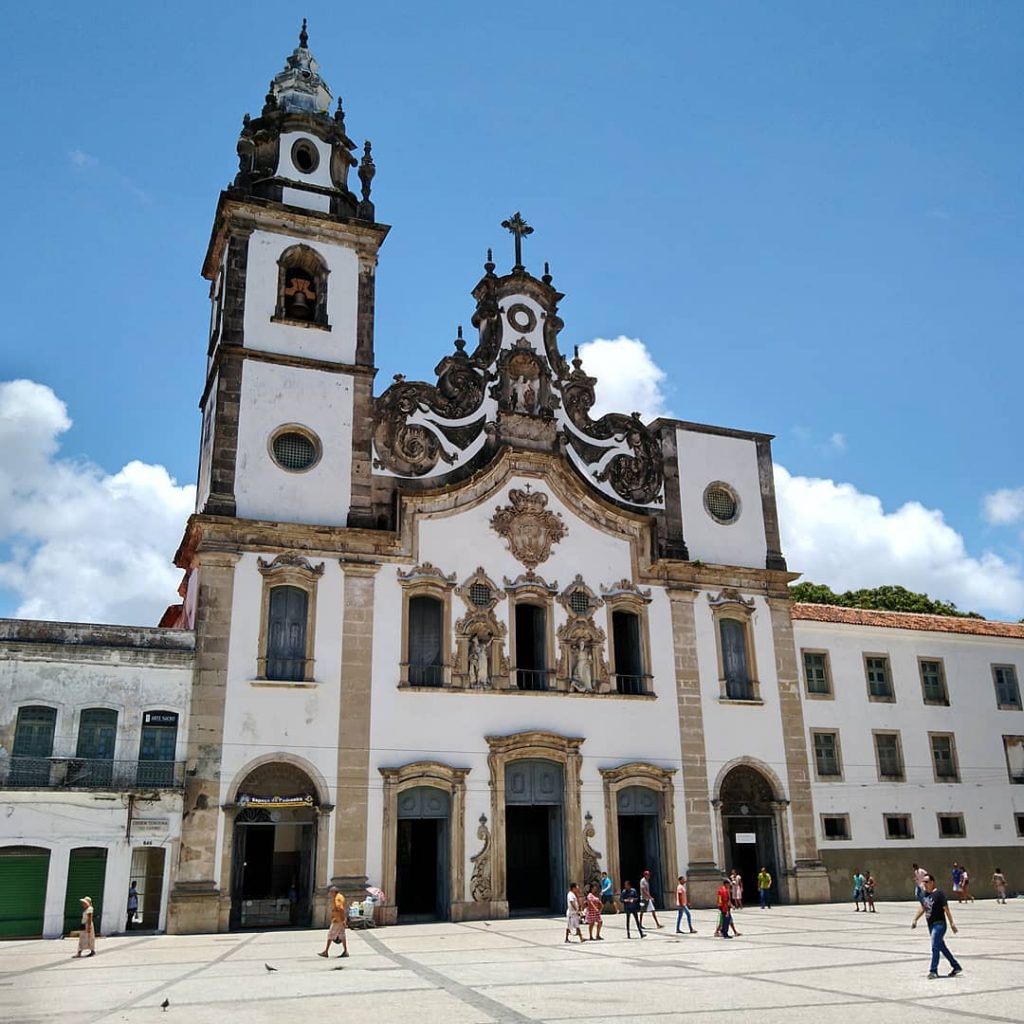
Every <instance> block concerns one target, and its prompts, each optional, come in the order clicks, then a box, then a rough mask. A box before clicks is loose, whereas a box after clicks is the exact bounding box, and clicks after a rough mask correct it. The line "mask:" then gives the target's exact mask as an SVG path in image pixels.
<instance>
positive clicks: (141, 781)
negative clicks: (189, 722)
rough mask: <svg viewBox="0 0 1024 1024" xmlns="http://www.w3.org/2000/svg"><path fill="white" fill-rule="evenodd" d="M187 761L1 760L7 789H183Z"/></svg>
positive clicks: (1, 775)
mask: <svg viewBox="0 0 1024 1024" xmlns="http://www.w3.org/2000/svg"><path fill="white" fill-rule="evenodd" d="M184 785H185V762H184V761H109V760H103V759H92V758H84V757H8V758H5V759H3V760H0V787H2V788H5V789H110V790H123V789H182V788H183V787H184Z"/></svg>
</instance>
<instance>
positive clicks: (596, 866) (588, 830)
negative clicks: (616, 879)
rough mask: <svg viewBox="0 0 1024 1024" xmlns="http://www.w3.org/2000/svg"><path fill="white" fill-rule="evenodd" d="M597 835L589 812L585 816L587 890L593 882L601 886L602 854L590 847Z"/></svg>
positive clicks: (584, 849) (584, 851)
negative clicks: (591, 841)
mask: <svg viewBox="0 0 1024 1024" xmlns="http://www.w3.org/2000/svg"><path fill="white" fill-rule="evenodd" d="M596 835H597V831H596V830H595V828H594V816H593V815H592V814H591V813H590V811H587V813H586V814H585V815H584V816H583V884H584V885H585V886H586V887H587V888H589V887H590V885H591V883H593V882H597V884H598V885H600V884H601V865H600V863H599V862H600V860H601V854H599V853H598V852H597V850H595V849H594V848H593V847H592V846H591V845H590V840H591V839H593V838H594V837H595V836H596Z"/></svg>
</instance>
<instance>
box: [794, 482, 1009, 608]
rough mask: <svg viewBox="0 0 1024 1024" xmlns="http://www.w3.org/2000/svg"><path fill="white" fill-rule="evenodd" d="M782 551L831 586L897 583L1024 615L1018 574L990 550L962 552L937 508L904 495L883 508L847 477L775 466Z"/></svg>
mask: <svg viewBox="0 0 1024 1024" xmlns="http://www.w3.org/2000/svg"><path fill="white" fill-rule="evenodd" d="M775 487H776V494H777V497H778V504H779V522H780V526H781V529H782V550H783V552H784V553H785V556H786V561H787V562H788V563H789V567H790V569H792V570H793V571H794V572H801V573H803V574H804V578H805V579H808V580H813V581H814V582H815V583H826V584H828V585H829V586H830V587H832V589H833V590H837V591H841V590H849V589H855V588H859V587H875V586H880V585H882V584H885V583H898V584H901V585H902V586H905V587H907V588H908V589H910V590H917V591H923V592H925V593H927V594H930V595H931V596H932V597H935V598H941V599H943V600H947V601H954V602H955V603H956V604H957V605H958V606H959V607H960V608H963V609H965V610H980V611H990V612H992V613H995V614H999V615H1005V616H1008V617H1011V618H1019V617H1020V616H1021V615H1022V614H1024V575H1022V571H1021V567H1020V566H1019V565H1012V564H1010V563H1009V562H1007V561H1005V560H1004V559H1002V558H1000V557H999V556H998V555H995V554H992V553H991V552H985V553H984V554H982V555H980V556H978V557H975V556H973V555H970V554H968V552H967V550H966V547H965V545H964V540H963V537H961V536H960V534H959V533H957V532H956V530H954V529H953V528H952V527H951V526H950V525H949V524H948V523H946V522H945V520H944V519H943V515H942V512H940V511H938V510H937V509H928V508H925V507H924V506H923V505H922V504H920V503H919V502H916V501H908V502H907V503H906V504H905V505H902V506H901V507H900V508H898V509H896V510H895V511H894V512H886V511H885V509H884V507H883V506H882V502H881V501H880V500H879V499H878V498H877V497H875V496H874V495H872V494H863V493H861V492H860V491H858V490H857V488H856V487H854V486H853V485H852V484H844V483H836V482H835V481H834V480H821V479H815V478H813V477H803V476H792V475H791V474H790V473H789V472H788V471H787V470H786V469H785V468H784V467H783V466H780V465H778V464H776V466H775Z"/></svg>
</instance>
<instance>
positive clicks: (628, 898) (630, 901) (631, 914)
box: [619, 878, 646, 939]
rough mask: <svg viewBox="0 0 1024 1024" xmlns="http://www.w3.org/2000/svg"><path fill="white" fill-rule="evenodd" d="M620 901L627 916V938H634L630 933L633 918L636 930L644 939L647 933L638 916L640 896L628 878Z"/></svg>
mask: <svg viewBox="0 0 1024 1024" xmlns="http://www.w3.org/2000/svg"><path fill="white" fill-rule="evenodd" d="M619 899H620V900H621V901H622V910H623V912H624V913H625V915H626V938H627V939H631V938H633V936H632V935H630V933H629V919H630V918H633V920H634V921H636V928H637V931H638V932H639V933H640V938H641V939H642V938H643V937H644V935H645V934H646V933H645V932H644V929H643V925H641V924H640V918H639V916H638V914H637V911H638V909H639V906H640V894H639V893H638V892H637V891H636V889H634V888H633V886H632V885H631V884H630V881H629V879H628V878H627V879H626V881H625V883H624V884H623V886H622V892H620V893H619Z"/></svg>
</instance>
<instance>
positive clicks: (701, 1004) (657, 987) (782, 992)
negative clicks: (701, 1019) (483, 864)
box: [486, 976, 905, 1024]
mask: <svg viewBox="0 0 1024 1024" xmlns="http://www.w3.org/2000/svg"><path fill="white" fill-rule="evenodd" d="M486 994H487V996H488V997H489V998H491V999H494V1000H496V1001H498V1002H500V1003H503V1004H504V1005H505V1006H508V1007H509V1008H510V1009H512V1010H515V1011H516V1012H518V1013H521V1014H523V1015H525V1016H527V1017H532V1018H536V1019H537V1020H550V1019H559V1020H592V1019H593V1018H594V1014H595V1012H596V1013H600V1014H604V1015H605V1016H617V1017H623V1016H626V1017H630V1019H631V1020H633V1019H635V1016H630V1015H635V1014H637V1013H638V1012H644V1013H648V1014H651V1015H656V1014H672V1013H679V1012H680V1011H681V1010H684V1009H685V1010H687V1011H692V1010H713V1011H715V1012H716V1013H719V1014H721V1013H726V1014H727V1015H735V1014H736V1013H737V1012H738V1011H740V1010H742V1009H744V1008H746V1007H750V1006H786V1005H788V1004H790V1003H793V1002H803V1001H808V1000H807V998H806V997H803V996H800V995H797V996H794V994H793V992H791V991H789V990H787V989H785V988H783V987H781V986H778V985H771V984H768V983H767V982H763V981H757V980H750V979H748V978H744V977H741V976H730V977H728V978H725V979H723V978H707V977H702V978H694V977H692V976H691V977H685V978H674V979H647V978H646V977H644V978H642V980H638V981H637V982H635V983H634V984H632V985H623V984H621V983H619V982H615V981H613V982H607V983H605V982H588V983H587V984H586V986H585V987H581V986H580V985H578V984H575V983H574V982H572V981H571V980H570V979H568V978H567V979H566V983H565V984H563V985H539V986H530V985H528V984H526V985H520V986H505V987H499V986H492V987H490V988H488V989H487V992H486ZM856 1001H857V1000H856V999H851V998H850V997H849V996H846V995H832V994H831V993H828V992H821V993H816V994H815V995H814V1003H815V1005H817V1006H819V1007H821V1006H823V1005H826V1004H828V1003H850V1002H856ZM719 1019H721V1018H719ZM904 1024H905V1022H904Z"/></svg>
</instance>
